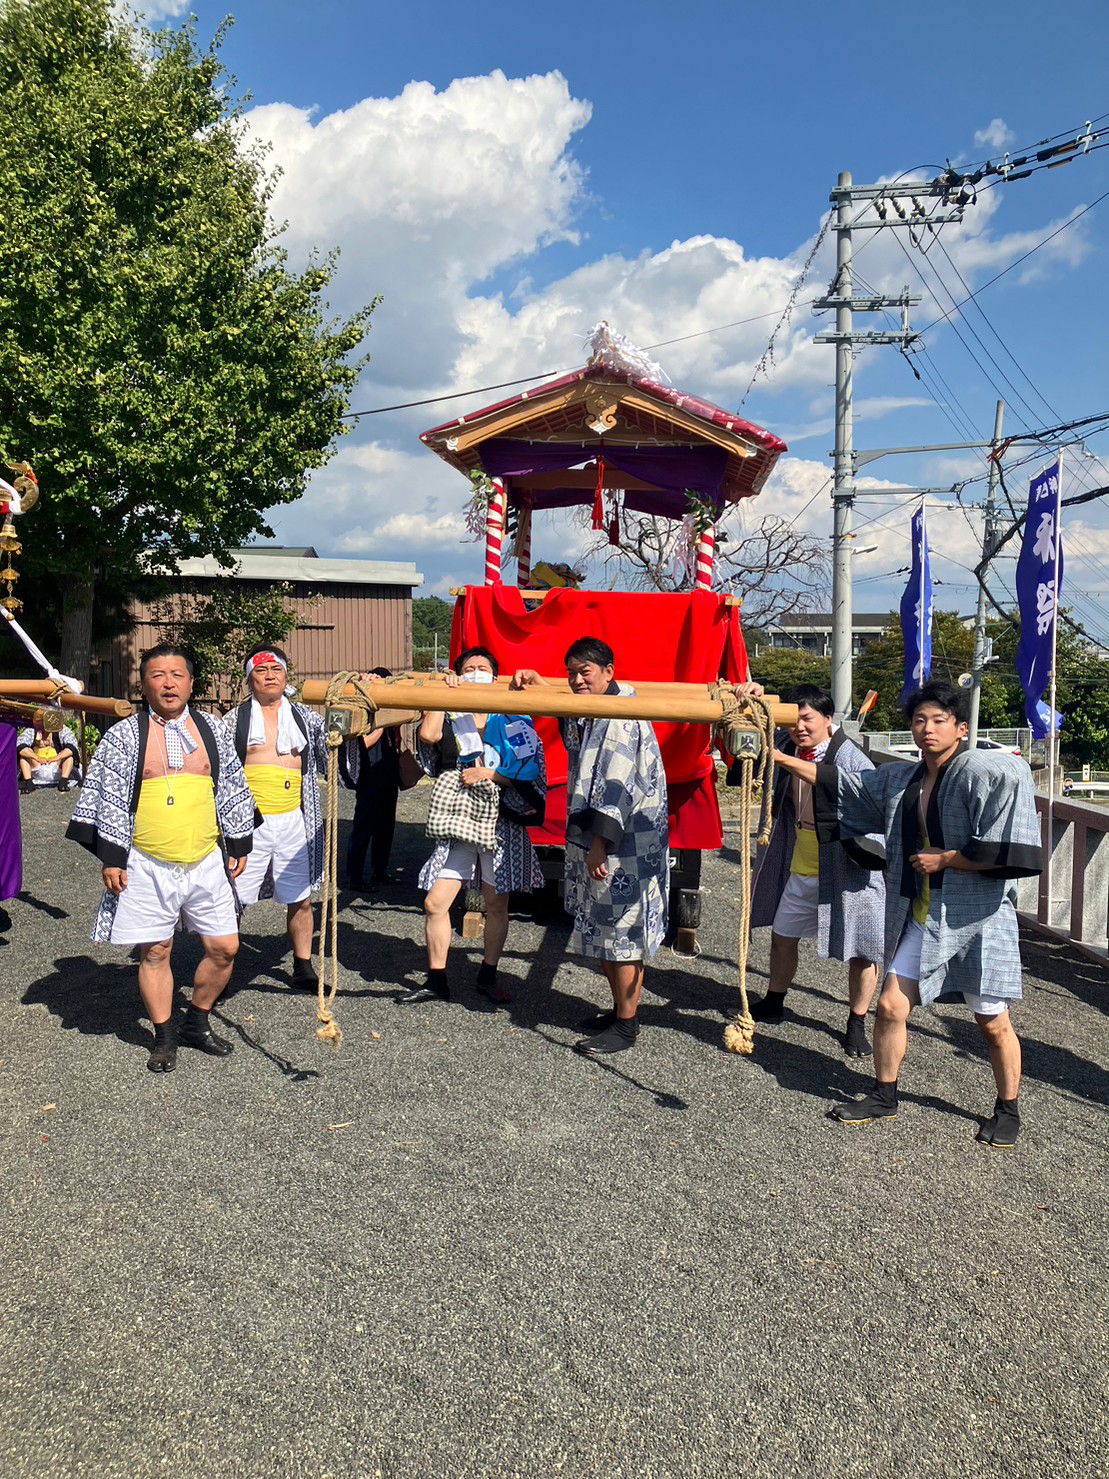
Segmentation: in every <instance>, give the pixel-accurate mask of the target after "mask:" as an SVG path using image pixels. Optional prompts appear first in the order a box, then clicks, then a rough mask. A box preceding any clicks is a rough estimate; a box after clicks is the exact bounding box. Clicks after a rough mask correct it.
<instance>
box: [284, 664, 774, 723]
mask: <svg viewBox="0 0 1109 1479" xmlns="http://www.w3.org/2000/svg"><path fill="white" fill-rule="evenodd" d="M394 676H395V678H396V679H397V680H398V681H404V682H411V683H440V684H444V685H445V684H446V680H447V675H446V674H445V673H396V674H394ZM545 681H546V683H547V686H548V687H550V688H554V689H556V690H557V691H558V692H560V693H570V692H572V689H571V688H570V685H569V683H568V682H567V681H566V679H565V678H564V677H561V678H558V677H548V678H547V679H546V680H545ZM625 681H626V682H627V684H628V687H629V688H634V689H635V691H636V693H637V694H648V693H649V694H650V695H651V696H652V697H653V698H654V697H658V696H659V695H662V694H673V695H674V696H675V697H677V696H679V695H687V694H693V695H694V696H695V697H697V698H704V697H706V696H711V689H712V684H711V683H664V682H662V681H661V680H654V679H645V680H643V681H642V682H641V681H640V680H639V679H632V678H628V679H626V680H625ZM511 682H512V678H511V677H510V676H509V675H507V674H502V675H501V676H500V677H499V678H494V679H493V685H494V686H496V687H497V688H502V689H503V688H507V687H508V686H509V684H510V683H511ZM482 686H483V687H488V686H490V685H488V684H484V685H482ZM352 691H353V690H348V692H352ZM317 694H318V695H319V696H318V697H317V696H316V695H317ZM326 694H327V683H326V681H324V680H321V679H312V678H310V679H308V681H307V682H306V683H305V684H304V687H303V689H302V691H301V695H300V697H301V701H302V702H303V703H306V704H322V703H323V702H324V698H325V696H326ZM764 697H765V698H767V699H768V700H769V701H770V702H771V703H772V704H776V703H777V702H778V695H777V694H776V693H767V694H764ZM425 707H426V706H425ZM408 717H409V718H410V717H411V713H409V714H408ZM379 723H380V721H379Z"/></svg>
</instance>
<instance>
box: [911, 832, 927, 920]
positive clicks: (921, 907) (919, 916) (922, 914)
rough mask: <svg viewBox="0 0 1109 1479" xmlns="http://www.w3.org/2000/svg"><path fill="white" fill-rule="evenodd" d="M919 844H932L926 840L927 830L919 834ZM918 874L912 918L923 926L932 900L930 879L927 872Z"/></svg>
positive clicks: (925, 845) (922, 845)
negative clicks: (918, 884) (918, 885)
mask: <svg viewBox="0 0 1109 1479" xmlns="http://www.w3.org/2000/svg"><path fill="white" fill-rule="evenodd" d="M920 845H921V847H931V846H932V844H931V843H930V842H929V841H928V833H927V832H922V833H921V834H920ZM919 876H920V892H919V893H918V894H917V896H916V898H915V899H914V900H913V918H914V919H915V920H916V922H917V924H919V925H921V926H923V925H925V924H927V923H928V906H929V904H930V903H931V902H932V880H931V878H930V877H929V876H928V874H927V873H921V874H920V875H919Z"/></svg>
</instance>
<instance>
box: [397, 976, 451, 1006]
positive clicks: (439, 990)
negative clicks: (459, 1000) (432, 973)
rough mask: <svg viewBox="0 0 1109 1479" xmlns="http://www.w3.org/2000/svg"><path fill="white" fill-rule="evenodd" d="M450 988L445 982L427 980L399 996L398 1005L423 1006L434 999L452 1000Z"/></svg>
mask: <svg viewBox="0 0 1109 1479" xmlns="http://www.w3.org/2000/svg"><path fill="white" fill-rule="evenodd" d="M450 999H451V993H450V988H449V987H448V986H447V985H446V983H445V982H444V984H443V985H441V986H440V985H439V984H438V983H434V984H433V983H432V982H431V981H425V982H424V984H423V985H422V986H413V988H412V990H411V991H406V992H405V993H404V995H403V996H398V997H397V1006H398V1007H422V1006H427V1004H428V1003H429V1002H432V1001H450Z"/></svg>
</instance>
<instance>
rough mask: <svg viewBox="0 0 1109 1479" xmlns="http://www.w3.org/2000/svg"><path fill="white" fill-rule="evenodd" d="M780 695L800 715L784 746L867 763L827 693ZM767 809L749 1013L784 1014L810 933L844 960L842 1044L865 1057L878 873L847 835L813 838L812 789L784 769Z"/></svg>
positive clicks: (805, 690) (878, 948) (877, 950)
mask: <svg viewBox="0 0 1109 1479" xmlns="http://www.w3.org/2000/svg"><path fill="white" fill-rule="evenodd" d="M785 697H786V699H787V700H789V701H790V702H792V703H795V704H796V705H797V723H796V725H794V726H793V728H791V729H790V731H789V735H790V738H789V740H788V741H785V742H784V743H783V746H782V748H783V751H784V752H785V753H787V754H790V755H797V756H799V757H800V758H801V759H802V760H809V761H812V762H814V763H815V764H817V765H835V766H838V767H839V768H840V769H841V770H846V771H867V770H873V769H874V767H873V765H872V764H871V762H870V761H869V760H868V759H867V757H866V756H865V755H864V754H863V753H862V751H861V750H860V749H859V747H858V746H857V745H854V744H852V743H851V741H850V740H849V739H848V738H847V735H846V734H845V733H844V731H843V730H842V729H835V728H834V726H833V724H832V700H831V698H830V697H829V696H828V694H826V693H824V692H823V691H822V690H821V689H819V688H816V687H814V686H813V685H812V684H810V683H803V684H801V685H800V686H799V687H797V688H795V689H794V690H793V691H792V692H791V693H788V694H786V695H785ZM773 812H774V821H775V825H774V831H773V833H772V835H771V838H770V845H769V846H768V847H767V848H765V849H764V850H763V851H762V852H761V853H760V854H759V862H758V871H757V873H756V874H755V882H754V889H753V892H752V897H751V928H752V929H757V928H758V927H759V926H761V925H769V926H770V930H771V934H770V983H769V986H768V988H767V992H766V995H765V996H764V997H763V998H762V1000H761V1001H757V1002H753V1003H752V1005H751V1015H752V1017H754V1019H755V1021H756V1022H763V1023H775V1022H781V1021H782V1019H783V1017H784V1015H785V1000H786V992H787V991H788V990H789V988H790V986H791V984H792V982H793V978H794V975H795V973H796V971H797V958H798V943H799V941H800V940H802V939H813V938H815V939H816V941H817V949H818V951H819V953H820V955H821V957H822V958H823V959H825V960H827V959H829V958H831V959H833V960H840V961H846V962H847V969H848V1001H849V1011H848V1016H847V1027H846V1030H845V1032H844V1035H843V1050H844V1052H845V1053H846V1054H847V1056H848V1057H849V1058H865V1057H867V1056H868V1055H869V1053H870V1045H869V1043H868V1042H867V1040H866V1016H867V1012H868V1011H869V1010H870V1004H871V1002H872V1001H873V999H874V991H875V988H876V987H877V984H878V967H877V965H876V963H875V962H876V961H878V960H880V959H881V957H882V944H883V930H884V913H885V888H884V884H883V878H882V874H881V872H880V871H873V870H874V869H875V858H874V857H873V856H871V857H869V858H867V857H866V856H865V855H864V854H863V853H862V852H860V851H859V850H858V849H856V848H855V844H854V843H853V842H848V843H846V844H844V845H840V844H839V843H831V844H827V843H826V844H824V845H821V844H820V843H819V842H818V840H817V833H816V821H815V818H814V815H813V788H812V786H811V785H808V784H806V782H805V781H803V780H801V779H799V778H798V777H795V776H790V775H787V773H786V772H785V770H781V771H779V772H778V774H777V775H776V777H775V785H774V801H773ZM873 840H874V841H877V839H873ZM853 849H855V850H854V851H853ZM860 864H861V866H860ZM878 866H879V867H880V866H881V865H880V863H879V864H878Z"/></svg>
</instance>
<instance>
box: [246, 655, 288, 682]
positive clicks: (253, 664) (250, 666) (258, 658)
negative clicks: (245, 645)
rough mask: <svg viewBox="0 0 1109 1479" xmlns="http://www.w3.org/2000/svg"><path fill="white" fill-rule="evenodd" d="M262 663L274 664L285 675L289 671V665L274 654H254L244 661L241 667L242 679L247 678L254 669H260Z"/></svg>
mask: <svg viewBox="0 0 1109 1479" xmlns="http://www.w3.org/2000/svg"><path fill="white" fill-rule="evenodd" d="M263 663H267V664H268V663H276V664H277V666H278V667H279V668H281V669H282V670H283V671H284V672H286V673H287V672H288V671H289V664H288V663H287V662H286V661H285V659H284V658H283V657H279V656H278V655H277V653H276V652H255V653H253V654H252V655H251V656H250V657H248V658H247V660H246V663H245V665H244V667H243V677H244V678H249V677H250V675H251V673H253V671H254V669H255V668H259V667H261V666H262V664H263Z"/></svg>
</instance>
